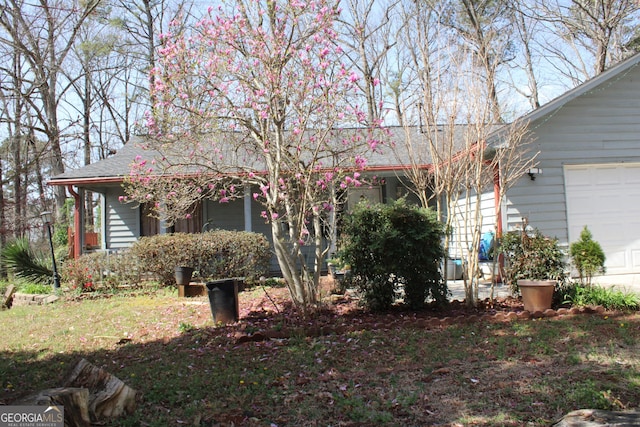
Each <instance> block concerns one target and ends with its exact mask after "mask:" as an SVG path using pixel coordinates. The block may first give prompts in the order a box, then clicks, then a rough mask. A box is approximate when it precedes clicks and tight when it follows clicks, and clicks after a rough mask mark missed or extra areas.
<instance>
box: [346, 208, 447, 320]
mask: <svg viewBox="0 0 640 427" xmlns="http://www.w3.org/2000/svg"><path fill="white" fill-rule="evenodd" d="M342 232H343V238H342V241H341V247H340V252H339V254H340V257H341V258H342V259H343V260H344V261H345V262H346V263H347V264H349V265H350V266H351V280H352V283H353V284H354V285H355V286H356V287H357V288H358V289H359V290H360V291H361V292H362V294H363V297H364V303H365V305H366V306H367V307H368V308H370V309H371V310H375V311H378V310H385V309H388V308H389V307H390V306H391V305H392V304H393V302H394V300H395V296H396V293H397V292H398V291H400V290H404V300H405V303H406V304H407V305H408V306H409V307H411V308H413V309H419V308H421V307H423V306H424V303H425V301H426V300H427V298H429V297H431V298H433V300H435V301H436V302H438V303H445V302H446V301H447V294H448V291H447V287H446V283H445V282H444V280H442V276H441V273H440V264H441V262H442V259H443V257H444V250H443V247H442V238H443V236H444V229H443V226H442V224H441V223H440V222H439V221H438V220H437V218H436V214H435V213H434V212H433V211H431V210H427V209H422V208H417V207H413V206H409V205H407V204H406V202H405V201H404V200H403V199H401V200H398V201H396V202H394V203H393V204H389V205H383V204H376V205H368V204H365V203H361V204H359V205H357V206H356V207H355V209H354V211H353V212H352V213H351V214H349V215H347V216H346V217H345V224H344V227H343V230H342Z"/></svg>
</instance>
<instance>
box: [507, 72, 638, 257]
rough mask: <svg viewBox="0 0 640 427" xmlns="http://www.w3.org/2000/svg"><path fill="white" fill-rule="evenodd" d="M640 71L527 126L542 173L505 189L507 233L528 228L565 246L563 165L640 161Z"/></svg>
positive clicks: (616, 77)
mask: <svg viewBox="0 0 640 427" xmlns="http://www.w3.org/2000/svg"><path fill="white" fill-rule="evenodd" d="M639 94H640V68H638V67H633V68H631V69H630V70H628V72H627V73H625V74H623V75H622V76H614V77H613V78H612V79H610V80H609V81H605V82H603V83H602V84H601V85H600V86H598V87H595V88H593V89H592V90H590V91H588V92H586V93H584V94H583V95H581V96H578V97H577V98H574V99H573V100H571V101H569V102H567V103H566V104H565V105H564V106H562V107H560V108H559V109H557V110H554V111H552V112H551V113H550V114H548V115H547V116H544V117H541V118H539V119H537V120H536V121H534V122H532V123H531V124H530V129H531V130H532V131H533V133H534V135H535V138H536V140H535V142H534V144H533V145H534V147H533V151H540V155H539V156H538V162H539V165H538V167H539V168H541V169H542V170H543V173H542V175H539V176H537V177H536V180H535V181H531V180H530V179H529V177H528V176H527V175H525V176H524V177H522V178H521V179H520V180H519V182H518V183H517V184H516V185H515V186H514V187H513V188H511V189H510V190H509V194H508V197H507V210H506V218H505V220H506V222H507V227H508V228H507V229H513V228H514V227H516V226H517V225H519V224H520V223H521V220H522V218H523V217H527V218H528V219H529V224H530V225H531V226H532V227H535V228H538V229H540V230H541V231H542V232H543V233H544V234H546V235H549V236H555V237H557V238H558V239H559V240H560V243H561V244H562V245H567V244H568V243H569V242H568V239H569V237H568V224H567V208H566V202H565V188H564V172H563V166H564V165H579V164H602V163H616V162H625V163H632V162H638V161H640V96H638V95H639Z"/></svg>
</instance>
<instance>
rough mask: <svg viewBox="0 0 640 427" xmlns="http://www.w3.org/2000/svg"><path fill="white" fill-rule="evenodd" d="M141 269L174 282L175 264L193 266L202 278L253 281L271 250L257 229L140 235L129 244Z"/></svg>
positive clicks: (263, 268)
mask: <svg viewBox="0 0 640 427" xmlns="http://www.w3.org/2000/svg"><path fill="white" fill-rule="evenodd" d="M131 252H132V253H133V254H134V255H135V256H136V257H137V258H138V259H139V261H140V269H141V271H144V272H148V273H152V274H154V275H155V276H157V277H158V279H159V280H160V281H162V283H164V284H167V285H168V284H175V267H179V266H185V267H193V268H195V269H196V270H197V271H198V274H199V276H200V277H202V278H204V279H221V278H225V277H245V278H246V280H248V281H254V280H256V279H257V278H258V277H260V276H261V275H264V274H266V273H267V272H268V270H269V263H270V260H271V251H270V247H269V242H268V240H267V238H266V237H265V236H264V235H262V234H259V233H249V232H244V231H227V230H214V231H208V232H206V233H200V234H187V233H174V234H162V235H157V236H149V237H143V238H141V239H140V240H139V241H138V242H136V243H135V244H134V245H133V247H132V248H131Z"/></svg>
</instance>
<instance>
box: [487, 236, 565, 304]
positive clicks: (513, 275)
mask: <svg viewBox="0 0 640 427" xmlns="http://www.w3.org/2000/svg"><path fill="white" fill-rule="evenodd" d="M499 245H500V250H501V251H502V253H503V254H504V256H505V266H504V279H505V281H506V283H507V284H508V285H509V286H510V287H511V290H512V291H513V292H514V293H517V292H519V289H518V280H520V279H524V280H556V281H557V282H558V286H562V284H563V283H564V282H565V280H566V272H565V266H566V263H565V261H564V257H565V256H564V253H563V252H562V250H561V249H560V247H559V246H558V239H555V238H554V239H550V238H548V237H545V236H544V235H542V234H541V233H540V231H538V230H534V231H533V232H532V233H524V232H522V231H520V230H518V231H510V232H508V233H505V234H504V235H503V236H502V238H501V239H500V242H499Z"/></svg>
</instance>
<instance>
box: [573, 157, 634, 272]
mask: <svg viewBox="0 0 640 427" xmlns="http://www.w3.org/2000/svg"><path fill="white" fill-rule="evenodd" d="M564 176H565V188H566V198H567V216H568V221H569V242H575V241H576V240H578V239H579V238H580V232H581V231H582V229H583V227H584V226H585V225H586V226H588V227H589V230H590V231H591V233H592V234H593V238H594V240H596V241H597V242H599V243H600V245H601V246H602V249H603V250H604V251H605V254H606V256H607V261H606V268H607V275H609V274H631V273H640V164H637V163H634V164H620V163H616V164H605V165H581V166H565V168H564Z"/></svg>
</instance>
